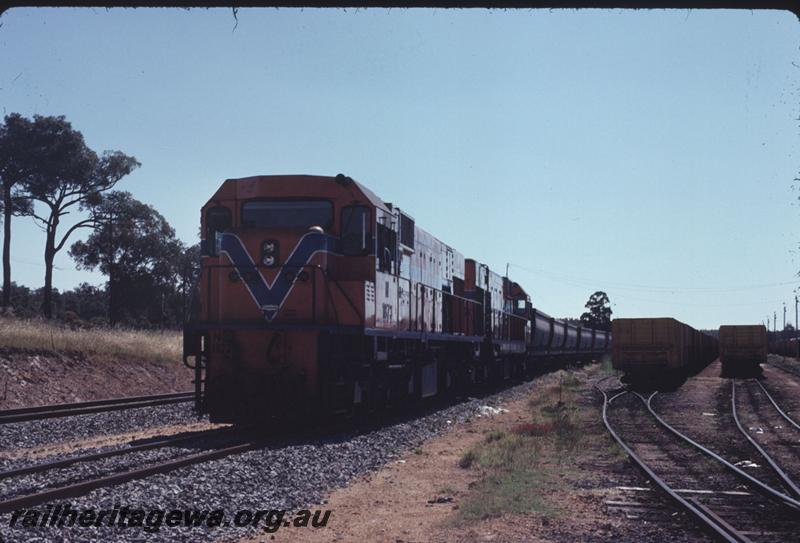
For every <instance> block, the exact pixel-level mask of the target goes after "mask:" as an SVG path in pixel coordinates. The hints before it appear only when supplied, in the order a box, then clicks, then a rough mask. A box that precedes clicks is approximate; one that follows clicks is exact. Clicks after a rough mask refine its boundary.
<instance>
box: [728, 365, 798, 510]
mask: <svg viewBox="0 0 800 543" xmlns="http://www.w3.org/2000/svg"><path fill="white" fill-rule="evenodd" d="M731 412H732V413H733V420H734V421H735V422H736V426H737V427H738V428H739V431H740V432H741V433H742V435H743V436H744V437H746V438H747V441H749V442H750V444H751V445H752V446H753V447H755V449H756V450H757V451H758V452H759V454H760V455H761V456H762V457H764V460H766V461H767V463H768V464H769V465H770V467H771V468H772V471H774V472H775V474H776V475H777V476H778V477H779V478H780V479H781V481H783V484H784V485H786V488H788V489H789V490H790V491H791V493H792V494H794V495H795V497H800V488H798V487H797V485H796V484H795V482H794V481H793V480H792V478H791V477H789V475H787V474H786V472H785V471H783V469H781V467H780V466H779V465H778V463H777V462H776V461H775V459H774V458H772V456H771V455H770V454H769V453H768V452H767V451H766V450H764V448H763V447H762V446H761V445H759V444H758V442H757V441H756V440H755V439H753V436H751V435H750V434H749V433H748V432H747V430H745V429H744V426H742V423H741V422H740V421H739V415H738V413H737V411H736V379H731Z"/></svg>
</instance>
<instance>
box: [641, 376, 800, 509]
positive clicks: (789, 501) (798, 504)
mask: <svg viewBox="0 0 800 543" xmlns="http://www.w3.org/2000/svg"><path fill="white" fill-rule="evenodd" d="M635 394H636V395H637V396H638V397H639V399H640V400H641V401H642V402H643V403H644V404H645V406H647V409H648V411H650V413H651V414H652V415H653V417H655V419H656V420H657V421H658V423H659V424H661V426H663V427H664V428H666V429H667V430H669V431H670V432H672V433H673V434H675V435H676V436H678V437H679V438H681V439H682V440H684V441H685V442H687V443H689V444H690V445H692V446H694V447H695V448H696V449H697V450H699V451H700V452H702V453H703V454H705V455H706V456H710V457H711V458H713V459H714V460H716V461H718V462H720V463H721V464H723V465H724V466H725V467H727V468H728V469H729V470H731V471H732V472H734V473H735V474H736V475H738V476H739V477H741V478H742V479H744V480H746V481H747V482H749V483H751V484H753V485H755V487H756V488H758V489H759V490H761V491H762V492H763V493H765V494H766V495H767V496H769V497H771V498H774V499H776V500H778V501H780V502H782V503H784V504H786V505H787V506H789V507H792V508H794V509H797V510H800V501H798V500H796V499H795V498H792V497H791V496H787V495H786V494H784V493H782V492H779V491H777V490H775V489H774V488H772V487H771V486H769V485H767V484H764V483H762V482H761V481H759V480H758V479H756V478H755V477H753V476H752V475H750V474H749V473H745V472H744V471H742V470H741V469H739V468H738V467H736V466H734V465H733V464H731V463H730V462H728V461H727V460H725V459H724V458H722V457H721V456H720V455H718V454H717V453H715V452H714V451H712V450H711V449H709V448H707V447H704V446H703V445H700V444H699V443H698V442H696V441H694V440H693V439H692V438H690V437H689V436H687V435H684V434H682V433H680V432H679V431H678V430H676V429H675V428H673V427H672V426H670V425H669V424H668V423H667V422H666V421H665V420H664V419H662V418H661V417H660V416H659V415H658V413H656V412H655V409H653V406H652V403H651V402H652V400H653V398H654V397H655V396H656V394H658V392H653V394H651V395H650V397H649V398H647V399H646V400H645V399H644V397H642V396H641V395H640V394H638V393H635Z"/></svg>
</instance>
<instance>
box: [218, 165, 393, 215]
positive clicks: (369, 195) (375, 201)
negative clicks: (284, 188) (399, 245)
mask: <svg viewBox="0 0 800 543" xmlns="http://www.w3.org/2000/svg"><path fill="white" fill-rule="evenodd" d="M347 179H349V180H350V181H352V184H353V185H354V186H355V187H356V189H357V190H359V191H360V192H361V193H362V194H363V196H364V197H365V198H366V199H367V200H368V201H369V202H370V203H371V204H372V205H374V206H375V207H379V208H381V209H384V210H386V211H390V209H389V208H388V207H387V206H386V204H385V203H384V201H383V200H381V199H380V198H378V196H377V195H376V194H375V193H374V192H372V191H371V190H370V189H368V188H367V187H365V186H364V185H362V184H361V183H359V182H358V181H356V180H355V179H351V178H347ZM270 180H275V181H277V180H282V181H297V182H303V183H331V184H333V183H336V177H333V176H326V175H291V174H290V175H254V176H250V177H239V178H235V179H226V180H225V182H224V183H223V184H222V186H220V188H219V189H217V192H215V193H214V196H212V197H211V201H214V200H220V199H225V198H226V197H227V198H230V197H231V195H230V191H231V188H232V185H238V184H239V183H243V182H247V181H270ZM234 190H235V189H234ZM237 192H238V191H237Z"/></svg>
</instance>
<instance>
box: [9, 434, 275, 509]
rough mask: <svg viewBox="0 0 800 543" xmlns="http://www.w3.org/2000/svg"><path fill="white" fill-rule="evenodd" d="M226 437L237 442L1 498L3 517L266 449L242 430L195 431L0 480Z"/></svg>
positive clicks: (23, 471) (13, 471) (15, 472)
mask: <svg viewBox="0 0 800 543" xmlns="http://www.w3.org/2000/svg"><path fill="white" fill-rule="evenodd" d="M226 435H228V436H231V438H232V441H233V442H234V443H232V444H231V443H230V441H231V440H228V442H227V443H224V444H222V445H221V446H218V447H213V446H212V448H211V450H206V451H203V452H200V453H195V454H183V455H180V456H179V457H177V458H170V459H167V460H163V461H156V462H155V463H152V462H151V463H150V464H149V465H145V466H142V467H137V468H133V469H128V470H125V471H121V472H116V473H110V474H106V475H101V476H92V477H88V478H86V479H83V480H80V481H77V482H68V483H66V484H56V485H55V486H50V487H48V488H44V489H41V490H36V491H34V492H29V493H26V492H25V491H22V492H17V493H14V494H13V495H11V496H6V497H0V515H2V514H5V513H9V512H12V511H15V510H18V509H22V508H30V507H34V506H36V505H40V504H43V503H47V502H50V501H53V500H58V499H64V498H73V497H77V496H81V495H84V494H87V493H88V492H90V491H92V490H94V489H97V488H102V487H107V486H112V485H117V484H121V483H124V482H127V481H132V480H135V479H141V478H144V477H148V476H150V475H155V474H159V473H168V472H170V471H173V470H176V469H178V468H181V467H184V466H189V465H192V464H198V463H202V462H209V461H211V460H217V459H220V458H224V457H226V456H230V455H233V454H240V453H244V452H247V451H251V450H254V449H256V448H258V447H261V446H263V445H264V440H263V438H255V437H253V436H249V434H247V433H246V432H244V431H242V430H239V429H233V428H221V429H215V430H209V431H205V432H194V433H192V434H191V435H182V436H175V437H170V438H166V439H161V440H156V441H153V442H150V443H145V444H139V445H131V446H129V447H127V448H124V449H117V450H113V451H106V452H101V453H93V454H88V455H82V456H76V457H72V458H67V459H64V460H58V461H54V462H43V463H39V464H34V465H31V466H25V467H21V468H16V469H11V470H7V471H4V472H1V473H0V480H3V481H6V480H9V479H13V478H15V477H20V476H24V475H31V474H37V473H39V474H42V473H47V472H50V471H53V470H57V469H61V468H65V467H69V466H72V465H75V464H79V463H87V462H95V461H99V460H102V459H105V458H110V457H114V456H122V455H126V454H131V453H136V452H141V451H145V450H153V449H159V448H168V447H174V446H181V445H184V444H186V443H187V442H190V441H192V440H202V439H206V440H208V439H210V438H216V437H220V436H222V437H225V436H226Z"/></svg>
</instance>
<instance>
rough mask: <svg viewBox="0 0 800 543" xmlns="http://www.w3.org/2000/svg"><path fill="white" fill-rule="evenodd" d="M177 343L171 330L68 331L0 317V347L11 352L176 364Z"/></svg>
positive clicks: (39, 322) (52, 324) (53, 324)
mask: <svg viewBox="0 0 800 543" xmlns="http://www.w3.org/2000/svg"><path fill="white" fill-rule="evenodd" d="M181 341H182V334H181V332H179V331H175V330H167V331H152V330H131V329H124V328H113V329H109V328H89V329H81V328H77V329H72V328H70V327H68V326H63V325H60V324H59V323H58V322H55V321H52V322H51V321H46V320H22V319H15V318H8V317H0V348H4V349H11V350H21V351H30V352H36V353H54V354H67V355H74V354H78V355H82V356H86V357H89V358H93V359H98V360H104V359H105V360H121V359H135V360H146V361H155V362H161V363H180V360H181V354H182V353H181V351H182V344H181Z"/></svg>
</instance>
